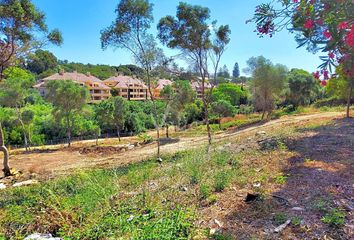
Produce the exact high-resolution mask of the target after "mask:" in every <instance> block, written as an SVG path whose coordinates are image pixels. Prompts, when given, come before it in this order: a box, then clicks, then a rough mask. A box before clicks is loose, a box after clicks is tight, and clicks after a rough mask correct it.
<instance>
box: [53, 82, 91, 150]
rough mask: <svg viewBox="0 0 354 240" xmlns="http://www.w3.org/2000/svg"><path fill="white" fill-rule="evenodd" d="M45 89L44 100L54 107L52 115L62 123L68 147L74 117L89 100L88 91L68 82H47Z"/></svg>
mask: <svg viewBox="0 0 354 240" xmlns="http://www.w3.org/2000/svg"><path fill="white" fill-rule="evenodd" d="M46 87H47V89H48V92H47V95H46V98H47V100H48V101H49V102H51V103H52V104H53V106H54V109H53V115H54V116H55V117H56V118H57V119H58V120H59V121H60V122H61V121H63V122H64V125H65V128H66V134H67V138H68V146H69V147H70V146H71V134H72V130H73V126H74V122H75V121H74V120H75V116H76V115H77V114H80V113H81V111H82V109H83V108H84V106H85V105H86V102H87V100H88V98H89V92H88V89H87V88H86V87H82V86H80V85H79V84H77V83H75V82H73V81H69V80H67V81H63V80H55V81H49V82H47V83H46Z"/></svg>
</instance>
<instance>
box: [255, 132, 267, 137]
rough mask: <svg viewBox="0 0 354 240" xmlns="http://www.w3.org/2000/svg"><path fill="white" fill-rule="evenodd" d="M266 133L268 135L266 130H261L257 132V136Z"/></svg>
mask: <svg viewBox="0 0 354 240" xmlns="http://www.w3.org/2000/svg"><path fill="white" fill-rule="evenodd" d="M264 135H267V133H266V132H265V131H259V132H257V133H256V136H264Z"/></svg>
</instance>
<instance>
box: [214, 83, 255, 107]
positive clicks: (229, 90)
mask: <svg viewBox="0 0 354 240" xmlns="http://www.w3.org/2000/svg"><path fill="white" fill-rule="evenodd" d="M212 97H213V101H219V100H226V101H229V102H230V103H231V104H232V105H233V106H238V105H240V104H245V103H246V102H247V98H248V93H247V91H246V90H244V89H243V88H242V87H241V86H238V85H235V84H233V83H223V84H219V85H218V87H217V88H216V89H214V91H213V96H212Z"/></svg>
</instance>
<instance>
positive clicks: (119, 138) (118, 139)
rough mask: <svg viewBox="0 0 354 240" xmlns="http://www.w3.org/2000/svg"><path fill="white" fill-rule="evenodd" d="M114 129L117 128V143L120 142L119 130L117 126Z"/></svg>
mask: <svg viewBox="0 0 354 240" xmlns="http://www.w3.org/2000/svg"><path fill="white" fill-rule="evenodd" d="M116 128H117V136H118V141H119V142H120V128H119V125H116Z"/></svg>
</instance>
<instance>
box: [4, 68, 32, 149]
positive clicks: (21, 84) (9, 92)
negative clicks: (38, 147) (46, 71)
mask: <svg viewBox="0 0 354 240" xmlns="http://www.w3.org/2000/svg"><path fill="white" fill-rule="evenodd" d="M4 76H5V80H4V81H3V82H2V83H0V105H2V106H6V107H12V108H15V109H16V113H17V120H18V121H19V122H20V125H21V128H22V132H23V139H24V142H25V148H26V151H27V150H28V148H29V142H28V140H29V132H28V131H27V129H26V126H25V125H26V121H25V119H24V118H23V112H22V108H23V106H24V105H25V104H26V98H28V97H29V96H30V88H31V86H32V85H33V83H34V77H33V76H32V75H31V74H30V73H28V72H27V71H25V70H23V69H20V68H17V67H11V68H7V69H6V70H5V71H4Z"/></svg>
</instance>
